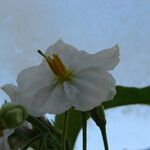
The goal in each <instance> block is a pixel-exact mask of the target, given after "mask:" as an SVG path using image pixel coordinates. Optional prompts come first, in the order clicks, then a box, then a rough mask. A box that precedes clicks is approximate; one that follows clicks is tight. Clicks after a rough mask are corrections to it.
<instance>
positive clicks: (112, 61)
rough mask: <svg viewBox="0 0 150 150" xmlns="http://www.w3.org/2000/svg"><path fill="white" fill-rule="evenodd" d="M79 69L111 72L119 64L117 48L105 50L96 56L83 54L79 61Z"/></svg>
mask: <svg viewBox="0 0 150 150" xmlns="http://www.w3.org/2000/svg"><path fill="white" fill-rule="evenodd" d="M78 63H79V64H80V68H81V69H84V68H89V67H100V68H101V69H103V70H107V71H109V70H113V69H114V68H115V66H116V65H117V64H118V63H119V46H118V45H115V46H114V47H112V48H109V49H105V50H103V51H100V52H98V53H96V54H88V53H86V52H85V53H83V52H82V56H81V57H80V59H79V62H78Z"/></svg>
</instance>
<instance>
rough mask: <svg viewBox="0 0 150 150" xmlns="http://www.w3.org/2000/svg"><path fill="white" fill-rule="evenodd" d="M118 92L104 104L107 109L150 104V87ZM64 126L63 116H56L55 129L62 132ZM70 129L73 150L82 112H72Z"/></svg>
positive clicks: (119, 90) (132, 88) (125, 88)
mask: <svg viewBox="0 0 150 150" xmlns="http://www.w3.org/2000/svg"><path fill="white" fill-rule="evenodd" d="M116 90H117V94H116V95H115V97H114V98H113V99H112V100H110V101H107V102H103V103H102V104H103V106H104V108H105V109H108V108H114V107H119V106H123V105H131V104H146V105H147V104H148V105H149V104H150V86H149V87H145V88H135V87H123V86H117V87H116ZM62 124H63V114H61V115H56V117H55V127H56V128H57V129H59V130H61V129H62ZM68 127H69V128H68V132H67V138H68V139H69V140H70V143H71V148H72V149H73V147H74V144H75V141H76V138H77V136H78V133H79V131H80V129H81V116H80V112H78V111H76V110H73V109H72V110H71V111H70V114H69V120H68Z"/></svg>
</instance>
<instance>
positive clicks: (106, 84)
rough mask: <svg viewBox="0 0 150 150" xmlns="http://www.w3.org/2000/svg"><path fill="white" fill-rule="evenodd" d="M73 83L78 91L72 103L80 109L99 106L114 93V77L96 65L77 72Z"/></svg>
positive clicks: (85, 109) (84, 109)
mask: <svg viewBox="0 0 150 150" xmlns="http://www.w3.org/2000/svg"><path fill="white" fill-rule="evenodd" d="M73 85H74V86H75V87H76V89H78V91H80V93H78V95H77V97H76V99H74V100H72V105H73V106H74V107H75V109H77V110H81V111H87V110H90V109H92V108H94V107H96V106H99V105H100V104H101V103H102V102H103V101H107V100H110V99H112V98H113V96H114V95H115V93H116V90H115V80H114V78H113V77H112V76H111V74H109V73H107V72H106V71H104V70H101V69H100V68H97V67H93V68H88V69H84V70H82V71H80V72H78V74H77V75H76V80H75V81H74V83H73ZM70 93H71V92H70ZM72 93H73V91H72Z"/></svg>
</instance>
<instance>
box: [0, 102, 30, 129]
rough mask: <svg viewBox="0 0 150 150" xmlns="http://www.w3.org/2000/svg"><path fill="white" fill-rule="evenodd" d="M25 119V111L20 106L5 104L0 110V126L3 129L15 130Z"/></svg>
mask: <svg viewBox="0 0 150 150" xmlns="http://www.w3.org/2000/svg"><path fill="white" fill-rule="evenodd" d="M26 117H27V111H26V109H25V108H24V107H23V106H21V105H15V104H13V103H5V104H4V105H3V106H2V107H1V109H0V124H1V126H2V127H3V128H5V129H6V128H15V127H17V126H19V125H21V124H22V123H23V122H24V120H25V119H26Z"/></svg>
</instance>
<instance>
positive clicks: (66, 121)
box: [60, 111, 69, 150]
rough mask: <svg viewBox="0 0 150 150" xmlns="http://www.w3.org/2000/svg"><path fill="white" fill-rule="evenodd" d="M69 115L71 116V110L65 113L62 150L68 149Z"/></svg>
mask: <svg viewBox="0 0 150 150" xmlns="http://www.w3.org/2000/svg"><path fill="white" fill-rule="evenodd" d="M68 116H69V111H66V112H65V114H64V120H63V129H62V136H61V143H60V150H66V135H67V125H68Z"/></svg>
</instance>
